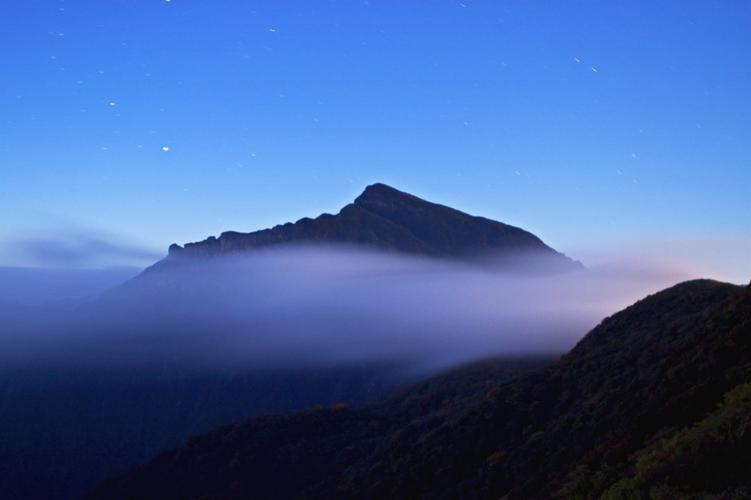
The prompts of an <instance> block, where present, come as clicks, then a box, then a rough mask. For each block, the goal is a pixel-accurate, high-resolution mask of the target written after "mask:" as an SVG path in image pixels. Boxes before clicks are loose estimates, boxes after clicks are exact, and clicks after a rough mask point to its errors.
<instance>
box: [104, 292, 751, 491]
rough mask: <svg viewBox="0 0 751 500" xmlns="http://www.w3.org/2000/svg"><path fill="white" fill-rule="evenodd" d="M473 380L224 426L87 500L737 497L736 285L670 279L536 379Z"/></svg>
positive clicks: (746, 384) (742, 472) (744, 421)
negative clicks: (356, 405) (355, 406)
mask: <svg viewBox="0 0 751 500" xmlns="http://www.w3.org/2000/svg"><path fill="white" fill-rule="evenodd" d="M478 377H479V378H482V375H478V374H477V372H473V374H472V375H471V376H469V375H468V374H467V372H462V373H458V374H456V375H454V376H447V377H444V378H442V379H440V380H431V381H428V382H427V383H425V384H423V385H420V386H418V387H416V388H414V389H412V390H410V391H407V392H406V393H404V394H402V395H400V396H397V397H394V398H392V399H390V400H388V401H387V402H386V403H384V404H381V405H377V406H371V407H368V408H366V409H364V410H350V409H347V408H331V409H319V410H312V411H306V412H302V413H296V414H291V415H285V416H267V417H260V418H254V419H250V420H248V421H246V422H243V423H240V424H236V425H229V426H225V427H222V428H220V429H218V430H216V431H215V432H213V433H211V434H207V435H203V436H199V437H195V438H192V439H190V440H189V441H188V442H187V443H186V444H185V445H183V446H181V447H179V448H177V449H175V450H172V451H167V452H165V453H162V454H161V455H159V456H158V457H157V458H155V459H154V460H152V461H151V462H149V463H147V464H145V465H144V466H142V467H140V468H138V469H137V470H135V471H133V472H132V473H131V474H128V475H126V476H124V477H121V478H119V479H117V480H113V481H110V482H107V483H106V484H104V485H102V486H101V487H100V488H99V489H98V490H97V491H96V492H95V493H94V495H93V498H107V499H112V498H160V499H164V498H183V499H184V498H373V499H376V498H378V499H382V498H509V499H513V498H517V499H527V498H550V497H559V498H663V499H674V498H749V496H751V479H750V478H751V419H749V415H750V414H751V289H749V288H745V289H744V288H743V287H739V286H734V285H729V284H723V283H718V282H714V281H708V280H701V281H693V282H687V283H683V284H680V285H677V286H675V287H673V288H670V289H668V290H665V291H662V292H660V293H657V294H655V295H652V296H649V297H647V298H646V299H644V300H641V301H640V302H638V303H636V304H635V305H633V306H631V307H629V308H627V309H625V310H623V311H621V312H619V313H617V314H615V315H613V316H612V317H609V318H607V319H605V320H604V321H603V322H602V323H601V324H600V325H599V326H597V327H596V328H595V329H594V330H592V331H591V332H590V333H589V334H588V335H587V336H586V337H585V338H583V339H582V340H581V341H580V342H579V344H578V345H577V346H576V347H575V348H574V349H572V350H571V351H570V352H569V353H568V354H567V355H565V356H564V357H563V358H561V359H560V361H559V362H557V363H555V364H553V365H552V366H550V367H548V368H545V369H542V370H540V371H536V372H534V373H532V374H529V375H522V376H519V377H517V378H515V379H512V380H511V381H506V382H497V383H492V382H489V383H488V385H487V386H486V387H482V388H481V389H480V390H477V388H478V386H477V384H476V381H477V379H478ZM488 380H489V381H490V380H491V379H490V378H488ZM472 381H474V382H475V383H473V382H472ZM470 387H472V388H474V390H470V389H469V388H470Z"/></svg>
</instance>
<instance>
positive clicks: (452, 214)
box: [169, 183, 582, 269]
mask: <svg viewBox="0 0 751 500" xmlns="http://www.w3.org/2000/svg"><path fill="white" fill-rule="evenodd" d="M319 243H325V244H346V245H359V246H365V247H371V248H376V249H380V250H387V251H396V252H404V253H412V254H422V255H429V256H432V257H442V258H459V259H463V258H475V257H488V256H492V257H496V256H503V257H504V258H509V257H511V258H515V257H525V256H530V255H532V256H535V257H538V256H546V257H551V258H552V260H554V261H556V262H557V263H558V264H559V266H558V267H560V269H579V268H581V267H582V266H581V264H579V263H578V262H574V261H572V260H571V259H569V258H568V257H566V256H565V255H562V254H559V253H558V252H556V251H555V250H553V249H552V248H550V247H549V246H547V245H546V244H545V243H543V242H542V240H540V239H539V238H538V237H537V236H535V235H533V234H532V233H529V232H527V231H525V230H523V229H521V228H518V227H514V226H510V225H508V224H504V223H501V222H498V221H494V220H491V219H487V218H484V217H477V216H473V215H469V214H466V213H464V212H461V211H459V210H456V209H453V208H450V207H447V206H444V205H439V204H437V203H432V202H430V201H426V200H423V199H421V198H418V197H417V196H413V195H411V194H409V193H405V192H402V191H399V190H398V189H395V188H393V187H391V186H388V185H386V184H383V183H375V184H371V185H369V186H367V187H366V188H365V190H364V191H363V192H362V194H360V196H358V197H357V198H356V199H355V201H354V203H350V204H349V205H347V206H346V207H344V208H343V209H342V210H341V211H340V212H339V213H338V214H336V215H329V214H323V215H321V216H319V217H317V218H315V219H311V218H303V219H300V220H298V221H297V222H295V223H294V224H292V223H287V224H283V225H278V226H275V227H273V228H270V229H264V230H261V231H255V232H252V233H239V232H234V231H229V232H225V233H222V235H221V236H219V237H218V238H215V237H209V238H207V239H206V240H204V241H201V242H197V243H188V244H186V245H185V247H184V248H183V247H180V246H179V245H172V246H170V251H169V255H170V256H178V255H180V256H193V257H206V256H214V255H220V254H225V253H233V252H244V251H249V250H252V249H256V248H260V247H268V246H272V245H284V244H319Z"/></svg>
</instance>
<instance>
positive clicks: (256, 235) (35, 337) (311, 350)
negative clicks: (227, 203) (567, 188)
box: [0, 184, 686, 499]
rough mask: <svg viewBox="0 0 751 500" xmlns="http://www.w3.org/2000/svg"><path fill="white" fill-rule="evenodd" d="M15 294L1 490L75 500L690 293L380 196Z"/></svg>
mask: <svg viewBox="0 0 751 500" xmlns="http://www.w3.org/2000/svg"><path fill="white" fill-rule="evenodd" d="M71 272H72V271H71ZM82 273H83V272H82ZM5 275H6V276H8V275H9V274H8V273H6V274H5ZM24 276H25V277H26V279H25V280H23V282H24V283H25V284H24V288H23V289H26V290H31V291H34V290H36V292H35V293H36V294H37V297H36V299H34V293H27V294H26V295H27V297H26V298H27V299H29V298H30V299H32V300H24V303H23V305H15V306H10V307H8V308H6V309H5V311H7V314H2V310H1V309H0V315H1V316H2V321H3V327H4V328H3V334H2V335H0V416H2V418H1V419H0V439H2V442H3V445H4V446H2V447H0V488H2V490H3V492H4V495H5V496H8V497H10V498H25V499H27V498H50V497H59V498H69V497H75V496H76V495H79V494H81V493H83V492H84V491H85V490H86V489H88V488H91V487H93V486H94V484H95V483H97V482H98V481H101V480H102V479H103V478H105V477H107V476H112V475H116V474H119V473H121V472H123V471H125V470H126V469H127V468H129V467H132V466H134V465H136V464H137V463H139V462H142V461H144V460H146V459H147V458H148V457H150V456H152V455H153V454H155V453H156V452H158V451H159V450H161V449H164V448H166V447H170V446H174V445H176V444H178V443H179V442H181V441H182V440H183V439H185V438H186V437H187V436H188V435H190V434H195V433H199V432H203V431H207V430H209V429H211V428H213V427H215V426H216V425H219V424H223V423H227V422H229V421H235V420H238V419H242V418H245V417H248V416H252V415H257V414H261V413H268V412H283V411H289V410H296V409H302V408H308V407H311V406H314V405H335V404H339V403H345V404H350V405H355V406H359V405H362V404H365V403H368V402H371V401H373V400H375V399H377V398H380V397H383V396H385V395H387V394H388V393H389V392H391V391H393V390H395V389H396V388H399V387H404V386H406V385H408V384H411V383H414V382H416V381H418V380H420V379H423V378H426V377H428V376H430V375H432V374H435V373H437V372H439V371H441V370H446V369H450V368H453V367H456V366H459V365H462V364H465V363H468V362H471V361H474V360H478V359H485V358H493V359H495V360H496V362H497V363H500V365H498V370H499V372H498V373H500V374H501V375H499V377H500V378H504V377H507V376H510V375H511V374H512V373H515V372H516V371H518V370H517V369H516V368H513V369H512V366H513V367H517V366H518V367H524V368H525V369H526V368H528V367H529V366H539V365H540V364H542V363H548V362H549V361H550V360H551V359H552V358H553V357H555V356H557V355H559V354H560V353H563V352H565V351H566V350H567V349H569V348H570V347H571V346H572V345H574V343H575V342H576V341H577V340H578V339H579V338H580V337H581V335H582V334H583V333H584V332H586V331H587V330H589V329H590V328H591V327H593V326H594V325H595V324H597V322H599V321H600V320H601V319H602V318H603V317H604V316H607V315H608V314H610V313H612V312H613V311H616V310H618V309H620V308H622V307H623V306H626V305H628V304H630V303H632V302H633V301H634V300H636V299H637V298H639V297H641V296H643V295H644V294H646V293H648V292H653V291H656V290H658V289H660V288H662V287H664V286H667V285H669V284H672V283H675V282H677V281H679V280H680V279H682V278H684V277H686V276H685V275H683V274H681V273H671V272H666V271H665V270H664V268H663V269H662V270H661V271H660V272H653V271H650V270H649V269H648V267H646V268H645V267H644V263H642V267H641V268H639V269H637V268H611V269H585V268H584V267H583V266H582V265H581V264H580V263H578V262H576V261H573V260H572V259H570V258H568V257H566V256H565V255H563V254H561V253H559V252H557V251H555V250H554V249H552V248H551V247H549V246H547V245H546V244H545V243H543V242H542V240H541V239H540V238H538V237H537V236H535V235H533V234H531V233H529V232H527V231H525V230H523V229H520V228H517V227H514V226H510V225H508V224H504V223H501V222H496V221H492V220H490V219H486V218H483V217H477V216H472V215H469V214H465V213H463V212H460V211H458V210H455V209H452V208H449V207H445V206H443V205H438V204H435V203H431V202H428V201H425V200H421V199H420V198H417V197H415V196H412V195H409V194H407V193H403V192H401V191H398V190H396V189H394V188H391V187H389V186H385V185H383V184H375V185H372V186H369V187H368V188H367V189H365V191H364V192H363V193H362V194H361V195H360V196H359V197H357V199H356V200H354V202H353V203H351V204H348V205H346V206H345V207H344V208H343V209H342V210H341V211H340V212H339V213H338V214H336V215H328V214H323V215H321V216H319V217H317V218H315V219H308V218H305V219H301V220H299V221H297V222H296V223H289V224H283V225H280V226H276V227H274V228H271V229H268V230H262V231H256V232H252V233H238V232H228V233H223V234H222V235H221V236H220V237H219V238H213V237H212V238H208V239H206V240H204V241H202V242H198V243H194V244H186V245H184V246H177V245H173V246H172V247H171V248H170V251H169V255H168V256H167V257H166V258H165V259H163V260H161V261H159V262H157V263H156V264H154V265H153V266H151V267H150V268H148V269H146V270H145V271H144V272H142V273H140V274H139V275H138V276H136V277H135V278H133V279H130V280H127V281H125V282H124V283H120V284H118V285H117V286H114V287H112V288H109V289H107V290H106V291H103V292H102V293H95V289H94V287H93V285H92V284H91V279H89V280H88V281H87V280H86V279H83V278H84V277H85V276H84V275H83V274H81V277H80V278H81V279H80V281H79V283H80V284H81V286H79V287H78V290H77V292H78V293H74V292H76V287H75V286H72V285H70V283H76V281H75V280H73V279H68V280H67V281H66V283H68V284H67V285H65V286H63V284H64V283H63V282H62V281H61V282H60V283H57V282H54V280H53V281H50V280H49V279H47V280H46V281H45V280H42V279H37V278H39V277H40V276H41V277H46V275H35V274H34V273H30V272H27V273H26V274H25V275H24ZM66 276H67V275H66ZM74 276H75V275H74ZM123 279H124V278H123ZM35 280H36V281H35ZM35 282H38V283H37V284H36V285H34V283H35ZM98 283H102V281H101V280H100V281H98ZM84 285H85V286H84ZM0 288H3V289H4V290H5V294H4V295H0V297H3V296H14V297H16V298H18V297H20V296H22V295H23V294H19V293H14V292H13V290H14V289H16V288H18V285H17V284H16V283H15V282H14V280H12V279H10V280H7V281H6V282H4V283H2V287H0ZM103 289H104V287H100V288H99V289H98V290H97V291H100V290H103ZM63 290H64V291H65V293H64V294H63V293H62V291H63ZM56 291H61V292H60V293H59V294H58V295H59V297H57V298H56V297H55V294H56V293H57V292H56ZM63 295H65V297H68V298H66V299H65V300H63V298H64V297H63ZM70 297H72V299H69V298H70ZM56 299H59V300H56ZM60 303H65V304H66V307H59V305H58V304H60ZM520 360H521V361H520ZM509 363H511V364H509ZM499 377H494V378H493V379H494V380H497V379H498V378H499ZM481 385H482V384H481Z"/></svg>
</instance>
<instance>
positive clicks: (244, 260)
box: [0, 247, 693, 372]
mask: <svg viewBox="0 0 751 500" xmlns="http://www.w3.org/2000/svg"><path fill="white" fill-rule="evenodd" d="M527 264H531V266H532V267H533V268H534V269H535V270H536V271H537V272H535V273H531V274H530V273H512V272H508V271H506V272H503V271H500V270H498V269H497V268H493V267H492V266H490V267H489V266H484V267H481V266H479V265H477V263H474V264H466V263H457V262H448V261H441V260H435V259H425V258H417V257H409V256H403V255H399V254H387V253H376V252H368V251H363V250H355V249H348V248H341V247H333V248H332V247H308V248H299V247H298V248H286V249H275V250H264V251H256V252H253V253H248V254H244V255H242V256H240V255H237V256H233V257H223V258H214V259H208V260H193V259H172V260H171V261H167V262H162V263H160V264H158V265H157V266H154V267H153V268H151V269H148V270H147V271H146V272H145V273H143V274H142V275H141V276H139V277H137V278H136V279H134V280H131V281H130V282H128V283H126V284H125V285H123V286H120V287H117V288H115V289H113V290H111V291H109V292H107V293H105V294H104V295H103V296H102V297H100V298H98V299H97V300H93V301H90V302H88V303H87V304H85V305H84V306H82V307H80V308H79V309H78V310H77V312H76V314H74V315H72V316H70V315H69V316H63V315H57V314H54V313H49V311H43V310H42V309H37V310H36V311H35V313H33V314H26V315H23V316H21V317H22V318H26V319H28V318H30V317H32V318H35V321H34V322H32V323H33V326H30V323H29V322H28V321H27V320H19V321H17V322H14V321H8V320H6V325H5V326H6V327H5V328H4V329H3V331H4V332H5V333H3V334H2V337H1V338H0V347H2V352H3V353H4V354H0V362H2V363H3V364H4V366H5V367H6V368H8V367H11V366H24V367H27V368H33V367H43V366H47V365H62V366H66V365H67V366H84V367H97V366H102V367H107V368H108V369H117V368H119V367H122V368H128V369H132V368H134V367H137V368H140V369H143V370H147V369H155V370H160V369H163V368H164V367H165V366H166V365H169V366H170V367H177V368H179V369H180V370H185V371H187V372H192V371H197V372H203V371H236V370H247V369H267V368H284V367H300V366H313V367H315V366H332V365H346V364H352V365H357V364H370V363H397V364H402V365H403V366H404V367H405V369H408V370H414V371H423V372H429V371H434V370H438V369H441V368H444V367H447V366H451V365H456V364H459V363H463V362H466V361H469V360H472V359H477V358H484V357H489V356H497V355H527V354H551V353H563V352H565V351H566V350H568V349H569V348H571V347H572V346H573V345H574V344H575V343H576V341H577V340H578V339H579V338H581V337H582V336H583V335H584V334H585V333H586V332H587V331H588V330H590V329H591V328H592V327H593V326H595V325H596V324H597V323H598V322H599V321H600V320H601V319H602V318H604V317H605V316H607V315H610V314H612V313H614V312H616V311H618V310H620V309H622V308H623V307H625V306H627V305H629V304H631V303H633V302H635V301H636V300H638V299H640V298H642V297H644V296H645V295H647V294H648V293H652V292H655V291H657V290H660V289H662V288H665V287H666V286H669V285H672V284H675V283H677V282H679V281H682V280H684V279H687V278H691V277H693V276H691V275H690V273H688V272H682V271H680V270H666V269H664V267H663V268H662V269H660V270H655V269H651V268H650V267H649V266H648V264H645V263H644V262H642V263H641V265H640V266H639V267H634V266H620V267H616V266H603V267H601V268H595V269H586V270H581V271H575V272H568V273H556V274H553V275H545V273H544V272H539V271H544V269H543V267H544V266H545V265H547V264H546V262H545V261H531V260H527ZM40 318H43V321H41V323H40Z"/></svg>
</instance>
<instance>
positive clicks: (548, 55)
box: [0, 0, 751, 281]
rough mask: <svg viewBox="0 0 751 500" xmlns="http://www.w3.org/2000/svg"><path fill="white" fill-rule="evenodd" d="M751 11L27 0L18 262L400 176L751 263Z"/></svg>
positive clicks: (200, 232) (532, 221)
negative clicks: (64, 246)
mask: <svg viewBox="0 0 751 500" xmlns="http://www.w3.org/2000/svg"><path fill="white" fill-rule="evenodd" d="M749 26H751V3H749V2H745V1H680V2H679V1H675V2H625V1H607V2H604V1H570V2H569V1H566V2H563V1H559V2H552V1H551V2H542V1H541V2H528V1H511V2H505V1H472V0H464V1H463V2H456V1H434V2H433V1H431V2H418V1H404V0H401V1H378V0H370V1H295V2H292V1H273V2H252V1H234V0H227V1H212V2H207V1H199V0H170V1H165V0H148V1H147V0H135V1H134V0H131V1H117V0H108V1H106V2H102V1H93V0H89V1H73V0H69V1H28V0H24V1H21V0H8V1H6V2H3V13H2V16H1V17H0V50H1V51H2V59H3V77H2V79H0V109H2V114H0V213H1V214H3V215H2V223H1V224H0V265H2V264H10V265H13V264H16V265H17V264H32V263H33V264H44V262H29V259H28V258H27V257H28V256H25V255H24V254H23V252H21V251H19V248H28V247H29V246H28V245H26V246H19V241H22V242H26V243H28V241H29V240H39V239H40V238H41V239H44V238H49V239H55V238H57V239H64V240H65V239H67V240H66V241H70V240H75V241H77V240H76V238H84V239H86V241H87V242H89V243H90V242H91V240H92V239H96V238H100V239H101V240H102V241H104V240H107V242H108V243H106V244H105V246H106V245H109V244H114V243H112V242H113V241H114V242H116V243H117V244H120V245H122V246H123V247H125V248H126V249H125V250H124V251H122V252H113V253H112V254H111V255H110V257H111V259H110V260H109V261H107V258H106V259H105V261H106V262H96V263H92V265H93V264H95V265H105V264H113V263H114V264H116V263H121V262H122V260H123V256H124V255H125V256H128V255H129V252H128V249H132V250H133V254H134V255H141V258H143V256H144V255H150V254H149V253H148V252H145V253H144V252H142V251H141V250H142V249H145V250H151V251H153V253H154V255H155V256H158V254H159V253H160V252H164V251H165V250H166V247H167V245H169V243H171V242H179V243H183V242H186V241H194V240H198V239H203V238H204V237H206V236H208V235H211V234H218V233H220V232H222V231H225V230H240V231H250V230H253V229H258V228H262V227H266V226H270V225H274V224H276V223H280V222H285V221H291V220H296V219H298V218H300V217H302V216H308V215H310V216H313V215H316V214H318V213H321V212H335V211H337V210H338V209H339V208H340V207H341V206H343V205H344V204H346V203H347V202H349V201H351V200H352V199H353V198H354V197H355V196H356V195H357V194H358V193H359V192H360V191H361V190H362V189H363V188H364V186H365V185H367V184H369V183H372V182H386V183H389V184H391V185H394V186H395V187H397V188H400V189H403V190H407V191H410V192H412V193H414V194H417V195H419V196H422V197H425V198H428V199H431V200H434V201H438V202H442V203H445V204H449V205H452V206H454V207H456V208H459V209H462V210H465V211H468V212H471V213H476V214H481V215H485V216H488V217H492V218H496V219H498V220H502V221H504V222H508V223H512V224H515V225H519V226H522V227H525V228H526V229H529V230H531V231H533V232H535V233H536V234H538V235H540V236H541V237H542V238H543V239H544V240H545V241H546V242H548V243H549V244H551V245H552V246H554V247H556V248H557V249H560V250H562V251H564V252H566V253H568V254H571V255H573V256H574V257H580V256H587V255H589V254H591V253H592V252H593V251H596V250H597V249H611V250H612V249H630V248H632V247H635V246H642V247H645V248H661V249H665V248H668V249H669V248H673V249H677V248H678V247H681V252H683V253H681V252H679V253H681V255H683V254H684V253H686V251H687V250H686V249H687V247H692V246H694V247H695V248H693V249H694V250H695V251H691V252H688V253H690V254H691V255H690V257H691V258H693V259H699V260H701V259H707V262H708V263H710V261H712V262H713V263H714V264H713V265H716V264H718V263H719V264H721V265H722V266H724V267H723V269H725V271H726V272H727V273H728V275H729V276H731V277H733V278H735V279H737V280H738V281H743V280H747V279H748V278H749V277H751V276H749V275H751V267H750V266H749V264H748V262H751V259H749V258H748V256H749V255H750V254H751V215H749V214H751V201H749V200H751V188H749V186H750V185H751V159H750V158H751V155H749V149H750V147H749V144H751V118H750V117H751V62H749V57H748V54H749V53H751V30H749V29H748V27H749ZM164 148H168V150H164ZM82 235H83V236H82ZM92 235H95V236H92ZM87 238H88V239H87ZM74 243H75V242H74ZM76 244H77V243H76ZM94 246H95V247H96V246H97V245H94ZM100 246H101V245H100ZM668 256H669V255H668ZM684 256H685V255H684ZM108 258H109V257H108ZM148 258H151V257H148ZM76 264H77V265H80V264H86V262H78V261H77V263H76ZM710 267H711V266H710ZM744 273H746V274H745V278H744Z"/></svg>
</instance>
